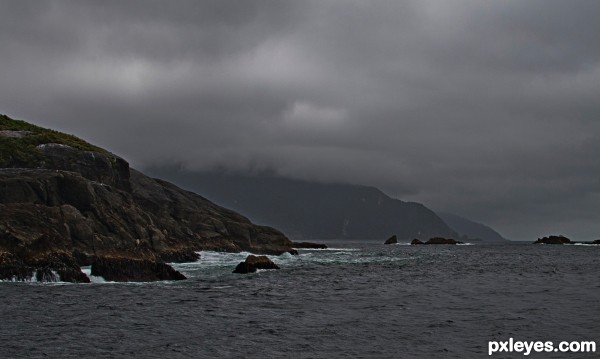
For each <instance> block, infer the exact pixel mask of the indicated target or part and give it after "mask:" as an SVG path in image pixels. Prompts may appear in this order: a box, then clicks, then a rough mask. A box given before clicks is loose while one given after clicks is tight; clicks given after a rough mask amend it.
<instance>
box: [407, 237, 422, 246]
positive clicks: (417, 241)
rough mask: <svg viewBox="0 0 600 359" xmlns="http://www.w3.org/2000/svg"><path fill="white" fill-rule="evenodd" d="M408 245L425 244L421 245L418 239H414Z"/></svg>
mask: <svg viewBox="0 0 600 359" xmlns="http://www.w3.org/2000/svg"><path fill="white" fill-rule="evenodd" d="M410 244H411V245H417V244H425V243H423V242H422V241H421V240H420V239H417V238H415V239H413V240H412V241H411V242H410Z"/></svg>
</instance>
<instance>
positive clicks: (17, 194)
mask: <svg viewBox="0 0 600 359" xmlns="http://www.w3.org/2000/svg"><path fill="white" fill-rule="evenodd" d="M0 130H1V131H26V132H23V133H20V134H19V136H20V137H19V136H13V135H12V134H11V136H10V137H7V136H0V253H2V255H0V279H9V280H10V279H15V280H26V279H28V278H30V277H31V276H33V275H36V276H37V275H38V274H37V273H38V272H39V277H40V278H42V279H43V280H49V279H52V278H51V276H50V273H57V274H58V276H59V277H60V280H63V281H73V282H84V281H86V279H85V278H87V277H85V275H84V274H82V273H81V270H80V266H83V265H90V264H93V263H95V265H93V266H92V267H93V268H94V267H95V269H94V272H95V273H108V274H107V275H108V276H109V277H110V278H112V279H109V278H105V279H107V280H123V281H127V280H136V281H138V280H163V279H183V278H182V276H179V275H177V274H174V273H172V272H171V271H170V270H169V269H168V268H170V267H169V266H168V265H167V264H165V262H183V261H195V260H197V258H198V255H197V254H196V252H197V251H200V250H217V251H227V252H240V251H249V252H251V253H258V254H277V255H278V254H282V253H286V252H289V253H294V252H295V250H294V249H293V248H292V242H291V241H290V240H289V239H288V238H287V237H286V236H285V235H283V234H282V233H281V232H279V231H278V230H276V229H273V228H270V227H266V226H258V225H255V224H253V223H251V222H250V221H249V220H248V219H247V218H245V217H244V216H241V215H240V214H238V213H236V212H233V211H231V210H228V209H225V208H223V207H220V206H218V205H216V204H214V203H212V202H210V201H208V200H207V199H205V198H203V197H201V196H199V195H197V194H195V193H192V192H188V191H185V190H183V189H181V188H178V187H177V186H175V185H173V184H170V183H168V182H165V181H161V180H158V179H152V178H149V177H147V176H145V175H143V174H142V173H140V172H137V171H135V170H133V169H130V168H129V165H128V164H127V162H126V161H125V160H123V159H121V158H119V157H117V156H114V155H112V154H111V153H109V152H107V151H105V150H102V149H99V148H97V147H94V146H92V145H89V144H87V143H85V142H83V141H81V140H79V139H77V138H75V137H73V136H69V135H64V134H60V133H58V132H55V131H50V130H46V129H42V128H39V127H36V126H33V125H29V124H27V123H24V122H22V121H14V120H11V119H9V118H7V117H6V116H0ZM11 133H12V132H11ZM50 140H52V141H58V143H54V142H47V141H50ZM20 141H21V142H20ZM108 258H110V261H109V262H108V264H107V262H106V261H107V260H108ZM117 259H118V260H117ZM135 267H138V268H137V269H136V268H135ZM167 267H168V268H167ZM99 268H102V269H99ZM38 270H39V271H38ZM82 276H83V277H82ZM54 277H56V275H55V276H54ZM84 277H85V278H84ZM55 279H56V278H55Z"/></svg>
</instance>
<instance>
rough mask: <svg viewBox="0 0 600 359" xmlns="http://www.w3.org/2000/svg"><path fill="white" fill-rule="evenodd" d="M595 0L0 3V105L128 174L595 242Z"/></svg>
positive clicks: (598, 86) (598, 172) (599, 56)
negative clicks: (348, 196)
mask: <svg viewBox="0 0 600 359" xmlns="http://www.w3.org/2000/svg"><path fill="white" fill-rule="evenodd" d="M599 13H600V3H599V2H596V1H570V2H564V1H527V2H523V1H502V2H492V1H489V2H482V1H452V2H449V1H401V2H392V1H378V2H369V3H368V4H367V3H365V2H359V1H306V2H297V1H243V2H233V1H232V2H229V1H189V2H183V1H181V2H176V3H175V2H158V1H126V2H124V1H113V2H110V1H108V2H106V1H103V2H96V1H46V2H42V3H30V2H18V1H3V2H0V46H1V48H2V56H1V57H0V81H1V82H2V84H3V86H2V88H1V89H0V112H3V113H7V114H9V115H12V116H14V117H19V118H23V119H26V120H32V121H34V122H38V123H39V124H41V125H45V126H52V127H54V128H57V129H61V130H64V131H67V132H71V133H76V134H78V135H80V136H82V137H85V138H87V139H88V140H90V141H92V142H95V143H97V144H100V145H103V146H105V147H108V148H111V149H113V150H114V151H115V152H117V153H119V154H121V155H123V156H125V157H127V158H129V159H130V160H132V162H133V164H134V165H135V166H138V167H143V166H147V165H151V164H160V163H163V162H167V161H177V162H183V163H185V164H187V165H188V166H189V167H191V168H206V167H211V166H221V167H222V166H224V167H229V168H232V169H261V168H263V169H264V168H268V169H274V170H275V171H277V172H279V173H281V174H283V175H289V176H295V177H302V178H309V179H318V180H333V181H349V182H355V183H363V184H371V185H376V186H380V187H382V188H383V189H384V190H386V191H387V192H388V193H390V194H391V195H394V196H397V197H399V198H402V199H409V200H416V201H421V202H424V203H426V204H428V205H430V206H433V207H434V208H439V209H444V210H450V211H455V212H458V213H459V214H463V215H467V216H470V217H471V218H473V219H476V220H481V221H485V222H487V223H489V224H491V225H494V226H495V227H496V228H497V229H499V230H500V232H502V233H503V234H504V235H506V236H508V237H512V238H516V239H530V238H531V237H534V236H537V235H544V234H548V233H555V232H558V233H564V234H567V235H573V236H580V237H585V238H587V239H592V238H594V237H600V226H599V225H598V223H600V214H599V213H598V211H597V209H596V207H597V203H598V197H599V194H600V160H599V159H598V156H597V155H596V154H597V153H599V152H600V138H599V137H600V121H598V116H599V114H600V101H598V100H597V94H598V93H600V45H598V41H597V39H598V36H599V35H600V22H598V21H597V19H596V17H597V14H599Z"/></svg>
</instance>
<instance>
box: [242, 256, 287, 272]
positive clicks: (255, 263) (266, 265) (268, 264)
mask: <svg viewBox="0 0 600 359" xmlns="http://www.w3.org/2000/svg"><path fill="white" fill-rule="evenodd" d="M258 269H279V266H278V265H277V264H275V263H273V261H271V260H270V259H269V257H267V256H254V255H249V256H248V257H246V260H245V261H243V262H240V264H238V265H237V267H235V269H234V270H233V273H240V274H246V273H255V272H256V271H257V270H258Z"/></svg>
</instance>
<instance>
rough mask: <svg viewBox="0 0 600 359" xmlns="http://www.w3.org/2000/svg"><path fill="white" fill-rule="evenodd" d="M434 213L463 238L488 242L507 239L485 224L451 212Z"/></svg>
mask: <svg viewBox="0 0 600 359" xmlns="http://www.w3.org/2000/svg"><path fill="white" fill-rule="evenodd" d="M435 213H436V214H437V215H438V216H440V218H441V219H443V220H444V222H446V224H448V225H449V226H450V228H452V229H454V230H455V231H456V232H457V233H458V234H459V235H460V236H461V237H463V238H464V237H466V238H468V239H470V240H473V239H475V240H482V241H489V242H503V241H507V239H506V238H504V237H502V235H501V234H500V233H498V232H496V231H495V230H494V229H493V228H491V227H489V226H487V225H485V224H482V223H478V222H475V221H472V220H470V219H467V218H464V217H461V216H458V215H456V214H453V213H448V212H440V211H436V212H435Z"/></svg>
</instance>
